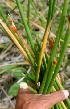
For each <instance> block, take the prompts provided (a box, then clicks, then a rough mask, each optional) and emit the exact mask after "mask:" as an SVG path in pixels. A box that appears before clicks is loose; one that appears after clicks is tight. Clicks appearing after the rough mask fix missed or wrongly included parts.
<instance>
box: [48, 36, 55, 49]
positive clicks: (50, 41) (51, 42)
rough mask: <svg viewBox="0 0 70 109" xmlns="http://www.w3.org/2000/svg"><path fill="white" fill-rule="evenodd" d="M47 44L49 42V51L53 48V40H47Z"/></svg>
mask: <svg viewBox="0 0 70 109" xmlns="http://www.w3.org/2000/svg"><path fill="white" fill-rule="evenodd" d="M48 42H49V49H51V50H52V48H53V46H54V41H53V39H51V38H49V39H48Z"/></svg>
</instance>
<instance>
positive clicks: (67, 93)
mask: <svg viewBox="0 0 70 109" xmlns="http://www.w3.org/2000/svg"><path fill="white" fill-rule="evenodd" d="M63 93H64V95H65V98H68V96H69V92H68V91H67V90H63Z"/></svg>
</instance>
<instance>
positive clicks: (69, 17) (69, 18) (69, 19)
mask: <svg viewBox="0 0 70 109" xmlns="http://www.w3.org/2000/svg"><path fill="white" fill-rule="evenodd" d="M68 21H69V23H70V15H69V16H68Z"/></svg>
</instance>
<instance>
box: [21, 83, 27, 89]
mask: <svg viewBox="0 0 70 109" xmlns="http://www.w3.org/2000/svg"><path fill="white" fill-rule="evenodd" d="M20 88H23V89H27V88H28V85H27V83H26V82H21V83H20Z"/></svg>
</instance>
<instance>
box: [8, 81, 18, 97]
mask: <svg viewBox="0 0 70 109" xmlns="http://www.w3.org/2000/svg"><path fill="white" fill-rule="evenodd" d="M18 89H19V84H18V83H14V84H13V85H12V86H11V87H10V90H9V94H10V95H11V96H16V95H17V93H18Z"/></svg>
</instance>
